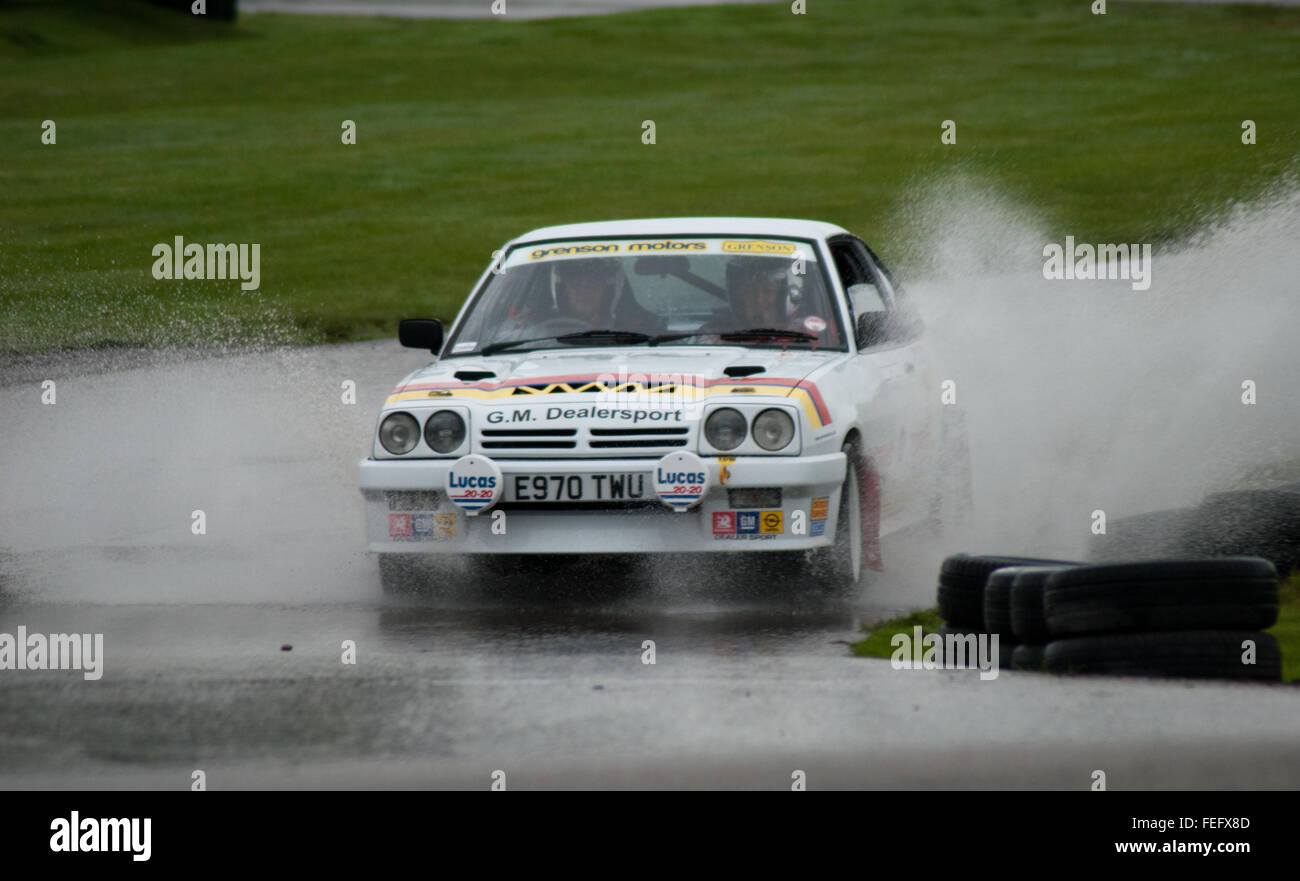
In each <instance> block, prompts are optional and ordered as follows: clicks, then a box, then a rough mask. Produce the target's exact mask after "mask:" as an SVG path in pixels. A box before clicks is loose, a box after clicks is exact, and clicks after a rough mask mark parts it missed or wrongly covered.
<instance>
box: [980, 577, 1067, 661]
mask: <svg viewBox="0 0 1300 881" xmlns="http://www.w3.org/2000/svg"><path fill="white" fill-rule="evenodd" d="M1070 568H1073V566H1028V567H1021V568H1018V569H1015V570H1012V572H1013V576H1014V577H1013V579H1012V582H1011V587H1010V589H1009V590H1008V591H1007V617H1008V625H1009V626H1010V628H1011V637H1012V639H1013V640H1014V642H1015V648H1014V649H1013V650H1012V652H1011V667H1012V668H1013V669H1015V670H1041V669H1043V652H1044V650H1045V649H1046V648H1047V643H1048V640H1050V639H1051V635H1050V634H1049V633H1048V632H1047V620H1046V619H1045V618H1044V617H1043V589H1044V587H1045V586H1046V585H1047V579H1048V578H1049V577H1050V576H1051V575H1053V574H1055V573H1057V572H1062V571H1064V570H1066V569H1070ZM1003 571H1006V570H1003ZM994 574H995V575H997V574H999V573H994ZM994 614H995V615H996V612H995V613H994Z"/></svg>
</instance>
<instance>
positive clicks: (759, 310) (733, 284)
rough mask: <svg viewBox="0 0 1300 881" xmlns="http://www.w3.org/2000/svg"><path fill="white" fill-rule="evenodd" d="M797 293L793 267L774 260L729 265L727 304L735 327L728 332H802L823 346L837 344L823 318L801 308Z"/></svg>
mask: <svg viewBox="0 0 1300 881" xmlns="http://www.w3.org/2000/svg"><path fill="white" fill-rule="evenodd" d="M800 301H801V298H800V296H799V294H798V292H797V291H794V292H792V291H791V267H790V264H788V263H786V262H785V261H784V260H780V259H774V258H772V257H752V256H745V257H735V258H732V259H731V260H730V261H728V263H727V302H728V304H729V305H730V307H731V317H732V320H733V321H734V324H733V326H731V327H728V328H726V329H725V330H724V331H723V332H727V331H732V332H734V331H742V330H753V329H758V328H764V329H771V330H798V331H802V332H803V333H811V334H813V335H814V336H816V337H819V338H820V339H821V340H822V341H823V342H827V341H829V342H830V343H832V344H833V343H834V342H835V339H836V335H835V331H834V329H833V328H831V327H829V326H828V323H827V321H826V320H825V319H824V318H823V317H822V316H820V315H814V314H811V313H809V312H808V309H807V307H808V306H809V305H810V304H809V303H807V302H803V303H802V307H801V305H800Z"/></svg>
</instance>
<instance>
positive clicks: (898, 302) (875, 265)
mask: <svg viewBox="0 0 1300 881" xmlns="http://www.w3.org/2000/svg"><path fill="white" fill-rule="evenodd" d="M858 244H860V245H862V250H863V251H864V252H865V254H866V256H867V260H868V262H869V263H870V266H871V271H872V274H873V275H874V276H875V278H876V282H877V284H878V285H879V286H880V288H881V290H882V291H884V292H885V296H886V297H887V298H888V300H889V308H890V309H892V310H893V311H894V314H895V321H894V323H893V331H892V337H893V338H894V339H896V340H899V341H906V340H912V339H916V338H917V337H919V336H920V335H921V332H922V330H923V329H924V327H925V325H924V324H923V323H922V322H921V318H920V316H919V315H917V314H916V310H915V309H914V308H913V306H912V303H911V301H910V300H909V299H908V297H907V291H906V290H904V288H903V286H902V285H901V284H899V283H898V279H897V278H895V277H894V274H893V273H892V272H890V271H889V267H888V266H886V265H885V264H884V263H883V262H881V260H880V258H879V257H877V256H876V254H875V252H874V251H872V250H871V249H870V248H868V247H867V245H866V243H865V242H861V241H859V242H858Z"/></svg>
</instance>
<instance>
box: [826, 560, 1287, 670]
mask: <svg viewBox="0 0 1300 881" xmlns="http://www.w3.org/2000/svg"><path fill="white" fill-rule="evenodd" d="M1278 598H1279V603H1280V610H1279V612H1278V618H1277V623H1276V624H1275V625H1273V626H1272V627H1270V628H1269V629H1268V631H1267V632H1268V633H1271V634H1273V635H1274V636H1275V637H1277V641H1278V644H1279V645H1281V647H1282V680H1283V681H1284V682H1293V681H1295V680H1297V679H1300V571H1297V572H1295V573H1293V574H1292V575H1291V577H1290V579H1288V580H1287V581H1285V582H1283V583H1282V585H1281V586H1280V587H1279V589H1278ZM918 624H919V625H921V628H922V635H924V634H927V633H937V632H938V631H939V628H940V627H942V626H943V625H944V621H943V619H942V618H940V617H939V611H938V609H924V610H922V611H918V612H910V613H908V614H906V615H903V616H900V617H898V618H891V619H889V620H888V621H880V622H878V623H876V624H873V625H871V626H870V627H866V628H864V629H865V630H866V632H867V635H866V637H865V638H863V639H860V640H858V641H857V642H855V643H853V646H852V651H853V654H855V655H857V656H858V657H860V658H888V657H891V656H892V655H893V654H894V652H895V651H896V649H895V648H894V647H893V646H892V645H891V644H890V640H891V639H893V637H894V634H897V633H904V634H907V636H908V638H909V639H911V637H912V636H913V633H914V631H913V629H912V628H914V627H916V626H917V625H918Z"/></svg>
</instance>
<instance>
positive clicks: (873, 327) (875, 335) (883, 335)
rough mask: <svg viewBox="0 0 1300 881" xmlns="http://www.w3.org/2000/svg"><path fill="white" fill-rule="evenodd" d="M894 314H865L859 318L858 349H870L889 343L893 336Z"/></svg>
mask: <svg viewBox="0 0 1300 881" xmlns="http://www.w3.org/2000/svg"><path fill="white" fill-rule="evenodd" d="M893 330H894V314H893V313H892V312H884V311H880V312H863V313H862V314H860V315H859V316H858V326H857V337H858V348H859V349H869V348H871V347H872V346H878V345H880V344H881V343H884V342H888V341H889V339H890V337H891V336H892V335H893Z"/></svg>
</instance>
